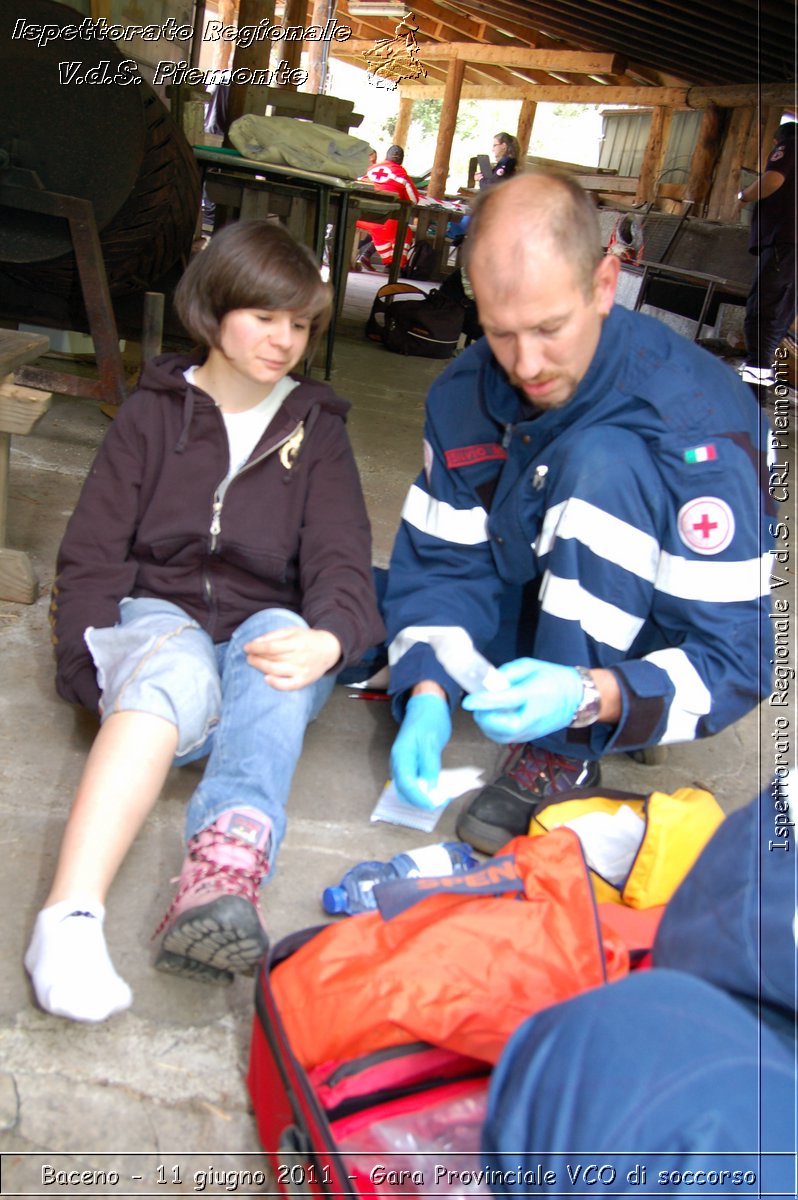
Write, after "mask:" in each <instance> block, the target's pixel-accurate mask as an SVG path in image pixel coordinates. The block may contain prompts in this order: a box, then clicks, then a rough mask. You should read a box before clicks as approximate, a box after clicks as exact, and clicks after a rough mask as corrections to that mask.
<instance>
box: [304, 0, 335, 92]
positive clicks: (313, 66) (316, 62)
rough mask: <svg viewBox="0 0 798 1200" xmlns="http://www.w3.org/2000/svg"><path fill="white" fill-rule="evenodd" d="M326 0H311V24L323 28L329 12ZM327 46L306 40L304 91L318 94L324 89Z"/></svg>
mask: <svg viewBox="0 0 798 1200" xmlns="http://www.w3.org/2000/svg"><path fill="white" fill-rule="evenodd" d="M329 7H330V6H329V4H328V3H327V0H313V11H312V13H311V17H310V24H311V25H319V26H321V28H322V29H323V28H324V26H325V24H326V22H327V16H328V14H329ZM326 55H327V48H326V47H325V43H324V42H308V81H307V84H306V85H305V88H306V91H308V92H312V93H313V94H314V95H316V96H320V95H321V93H322V92H323V91H324V83H325V76H326V74H327V58H326Z"/></svg>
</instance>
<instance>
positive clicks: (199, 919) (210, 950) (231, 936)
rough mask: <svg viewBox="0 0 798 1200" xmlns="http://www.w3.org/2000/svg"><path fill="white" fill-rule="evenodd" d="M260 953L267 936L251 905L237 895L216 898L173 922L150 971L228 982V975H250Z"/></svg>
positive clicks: (264, 949)
mask: <svg viewBox="0 0 798 1200" xmlns="http://www.w3.org/2000/svg"><path fill="white" fill-rule="evenodd" d="M265 951H266V934H265V932H264V929H263V926H262V925H261V923H260V919H259V917H258V914H257V912H256V910H255V908H254V907H253V905H252V904H250V903H249V902H248V901H247V900H244V899H243V898H242V897H240V896H221V897H219V898H218V899H216V900H212V901H211V902H210V903H209V904H204V905H199V906H198V907H196V908H191V909H189V910H188V911H187V912H185V913H182V914H181V915H180V916H179V917H177V919H176V920H175V922H174V924H173V925H172V926H171V927H170V928H169V929H167V931H166V933H165V934H164V937H163V941H162V943H161V948H160V951H159V953H158V957H157V958H156V960H155V966H156V968H157V969H158V970H159V971H166V972H168V973H170V974H173V975H174V974H180V975H184V976H187V977H189V978H192V979H205V980H207V981H208V982H216V983H227V982H229V981H230V979H232V975H233V974H240V975H251V974H253V973H254V970H255V968H256V966H257V965H258V963H259V962H260V960H261V959H262V958H263V955H264V953H265ZM179 960H183V961H184V963H185V966H181V963H180V961H179ZM224 976H229V977H230V979H228V978H224Z"/></svg>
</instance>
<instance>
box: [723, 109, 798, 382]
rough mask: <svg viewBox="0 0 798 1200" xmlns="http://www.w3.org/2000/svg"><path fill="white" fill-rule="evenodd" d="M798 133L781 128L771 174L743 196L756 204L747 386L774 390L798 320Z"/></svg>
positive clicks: (769, 165) (791, 127) (792, 124)
mask: <svg viewBox="0 0 798 1200" xmlns="http://www.w3.org/2000/svg"><path fill="white" fill-rule="evenodd" d="M795 130H796V125H795V122H794V121H790V122H787V123H786V124H784V125H780V126H779V127H778V129H777V130H776V133H775V135H774V137H773V146H772V148H771V151H770V154H769V155H768V160H767V163H766V164H765V170H764V171H763V172H762V175H761V176H760V178H759V179H757V180H756V181H755V182H754V183H752V184H750V185H749V187H747V188H744V189H743V190H742V191H741V192H738V195H737V199H738V200H739V201H740V203H741V204H751V203H753V204H754V211H753V215H752V217H751V232H750V236H749V241H748V249H749V251H750V252H751V254H756V255H757V268H756V276H755V278H754V282H753V284H752V286H751V291H750V292H749V295H748V300H747V301H746V305H745V326H744V332H745V345H746V350H747V352H748V361H747V363H746V365H745V366H744V368H743V371H742V377H743V379H744V380H745V381H746V383H752V384H755V385H756V386H760V387H772V386H773V384H774V382H775V376H774V371H773V362H774V358H775V355H776V348H777V346H778V345H779V342H780V341H781V339H782V338H783V337H784V335H785V333H786V332H787V330H788V329H789V328H790V326H791V325H792V323H793V320H794V319H795V265H796V264H795V237H796V229H795V197H796V189H795Z"/></svg>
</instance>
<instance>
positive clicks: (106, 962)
mask: <svg viewBox="0 0 798 1200" xmlns="http://www.w3.org/2000/svg"><path fill="white" fill-rule="evenodd" d="M104 917H105V909H104V908H103V906H102V904H98V903H97V902H96V901H90V902H86V901H83V900H61V901H59V902H58V903H57V904H52V905H50V907H49V908H43V909H42V911H41V912H40V913H39V915H38V917H37V918H36V924H35V926H34V928H33V937H32V938H31V940H30V945H29V946H28V950H27V953H26V955H25V967H26V969H27V971H28V974H29V975H30V977H31V979H32V981H33V990H34V991H35V993H36V999H37V1000H38V1001H39V1004H40V1005H41V1007H42V1008H43V1009H45V1010H46V1011H47V1012H50V1013H53V1015H54V1016H56V1017H70V1018H71V1019H72V1020H73V1021H104V1020H105V1019H106V1017H110V1016H111V1014H112V1013H115V1012H121V1011H122V1010H123V1009H125V1008H129V1007H130V1004H131V1002H132V1000H133V993H132V992H131V990H130V988H129V987H128V985H127V984H126V983H125V981H124V979H122V978H121V977H120V976H119V975H117V973H116V971H115V970H114V965H113V963H112V962H111V959H110V958H109V956H108V949H107V947H106V945H105V936H104V934H103V919H104Z"/></svg>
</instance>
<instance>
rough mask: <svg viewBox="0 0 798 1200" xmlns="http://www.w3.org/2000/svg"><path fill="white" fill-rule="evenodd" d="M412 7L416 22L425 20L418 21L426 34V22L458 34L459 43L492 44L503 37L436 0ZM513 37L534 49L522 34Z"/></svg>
mask: <svg viewBox="0 0 798 1200" xmlns="http://www.w3.org/2000/svg"><path fill="white" fill-rule="evenodd" d="M412 7H413V12H414V13H415V15H416V20H418V19H419V17H423V18H424V19H425V21H424V23H422V21H420V20H418V26H419V29H423V30H424V32H428V29H427V26H426V22H427V21H429V22H433V23H435V24H437V25H438V26H439V27H440V28H441V29H447V30H451V31H452V32H453V33H456V34H457V35H458V37H457V41H468V42H488V43H491V42H496V41H497V39H499V38H501V36H502V35H501V32H499V33H497V32H496V30H495V29H494V28H493V27H492V26H491V25H489V24H488V23H487V22H486V21H484V20H483V21H478V20H472V19H471V18H470V17H467V16H464V15H461V14H460V13H453V12H452V11H451V10H450V9H448V8H442V7H441V5H440V4H435V3H434V0H413V4H412ZM531 32H532V31H531V30H527V33H528V34H531ZM435 36H440V37H442V38H444V39H446V40H451V35H450V34H437V33H436V35H435ZM511 36H513V37H519V38H520V41H521V44H522V45H525V46H527V47H529V48H530V49H534V47H535V43H534V41H532V40H531V38H530V37H528V36H525V37H521V35H520V34H512V35H511ZM500 44H501V45H504V44H505V43H504V41H502V42H501V43H500Z"/></svg>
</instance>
